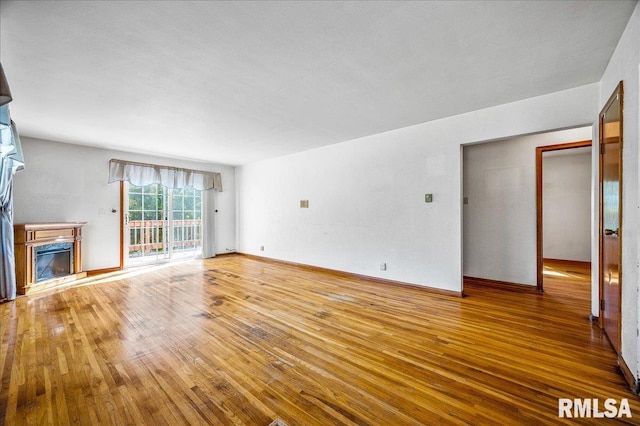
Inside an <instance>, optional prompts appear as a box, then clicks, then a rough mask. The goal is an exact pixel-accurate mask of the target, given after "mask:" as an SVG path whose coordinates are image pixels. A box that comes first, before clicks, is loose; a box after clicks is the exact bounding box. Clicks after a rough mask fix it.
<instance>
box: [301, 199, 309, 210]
mask: <svg viewBox="0 0 640 426" xmlns="http://www.w3.org/2000/svg"><path fill="white" fill-rule="evenodd" d="M300 208H301V209H308V208H309V200H300Z"/></svg>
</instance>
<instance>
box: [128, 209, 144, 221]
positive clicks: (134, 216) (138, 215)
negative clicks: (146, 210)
mask: <svg viewBox="0 0 640 426" xmlns="http://www.w3.org/2000/svg"><path fill="white" fill-rule="evenodd" d="M129 220H142V212H141V211H131V210H129Z"/></svg>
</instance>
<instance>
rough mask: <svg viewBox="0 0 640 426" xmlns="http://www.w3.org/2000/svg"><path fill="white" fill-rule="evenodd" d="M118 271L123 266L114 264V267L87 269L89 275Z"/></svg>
mask: <svg viewBox="0 0 640 426" xmlns="http://www.w3.org/2000/svg"><path fill="white" fill-rule="evenodd" d="M116 271H122V268H121V267H119V266H114V267H113V268H102V269H92V270H90V271H87V276H88V277H95V276H96V275H102V274H108V273H111V272H116Z"/></svg>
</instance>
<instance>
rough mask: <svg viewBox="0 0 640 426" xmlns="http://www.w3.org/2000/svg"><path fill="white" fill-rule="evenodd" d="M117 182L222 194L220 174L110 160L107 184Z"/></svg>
mask: <svg viewBox="0 0 640 426" xmlns="http://www.w3.org/2000/svg"><path fill="white" fill-rule="evenodd" d="M118 181H126V182H130V183H132V184H133V185H136V186H147V185H151V184H153V183H159V184H160V185H162V186H166V187H167V188H172V189H182V188H184V187H186V186H190V187H193V188H195V189H198V190H200V191H204V190H207V189H213V190H216V191H219V192H222V177H221V175H220V173H215V172H203V171H200V170H191V169H182V168H179V167H169V166H159V165H156V164H147V163H136V162H133V161H124V160H116V159H111V160H110V161H109V183H111V182H118Z"/></svg>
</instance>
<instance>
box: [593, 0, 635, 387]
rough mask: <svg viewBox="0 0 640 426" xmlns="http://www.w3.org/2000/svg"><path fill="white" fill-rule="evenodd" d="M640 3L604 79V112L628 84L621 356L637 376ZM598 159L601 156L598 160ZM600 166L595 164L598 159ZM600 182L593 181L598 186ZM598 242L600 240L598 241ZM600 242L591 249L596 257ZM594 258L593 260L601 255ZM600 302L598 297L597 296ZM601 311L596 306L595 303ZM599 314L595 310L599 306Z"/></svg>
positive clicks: (595, 275) (600, 104)
mask: <svg viewBox="0 0 640 426" xmlns="http://www.w3.org/2000/svg"><path fill="white" fill-rule="evenodd" d="M639 40H640V3H639V4H638V5H636V8H635V11H634V12H633V15H632V16H631V19H630V20H629V23H628V24H627V28H626V29H625V32H624V33H623V35H622V37H621V38H620V41H619V43H618V46H617V48H616V50H615V52H614V54H613V56H612V57H611V60H610V61H609V65H608V66H607V68H606V70H605V72H604V75H603V77H602V80H601V82H600V99H599V102H598V111H600V110H601V109H602V108H603V107H604V105H605V103H606V102H607V100H608V99H609V96H611V93H613V91H614V90H615V88H616V86H617V85H618V83H619V82H620V81H621V80H622V81H623V82H624V108H623V139H624V140H623V154H622V155H623V159H622V162H623V164H622V167H623V176H622V179H623V182H622V197H623V206H622V259H623V263H622V277H621V279H622V357H623V358H624V360H625V362H626V364H627V365H628V366H629V368H630V369H631V371H632V372H633V373H634V374H635V375H636V377H638V372H640V359H638V354H639V353H640V347H639V345H640V339H639V338H638V334H637V330H638V328H640V324H639V323H638V309H640V300H639V298H638V290H639V289H638V287H639V286H640V252H639V251H638V247H639V246H640V184H638V182H639V181H640V180H639V178H640V174H639V172H638V170H639V167H640V156H639V154H640V152H639V151H638V134H639V133H640V128H639V122H640V110H639V108H638V104H639V98H640V93H639V92H640V86H639V84H638V82H639V78H640V75H639V74H640V42H639ZM595 160H597V159H595ZM595 164H597V163H595ZM595 183H597V181H596V182H594V184H595ZM592 232H593V235H594V236H595V237H596V238H597V235H598V228H597V223H594V224H593V228H592ZM595 241H597V239H596V240H595ZM597 249H598V248H597V246H594V247H593V250H592V253H594V252H595V256H597ZM595 256H594V259H597V257H595ZM594 263H595V262H594ZM598 274H599V272H598V270H597V268H593V280H592V281H593V285H594V286H596V294H597V283H598ZM594 303H597V299H596V300H594ZM596 309H597V307H596ZM596 312H597V310H596Z"/></svg>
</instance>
